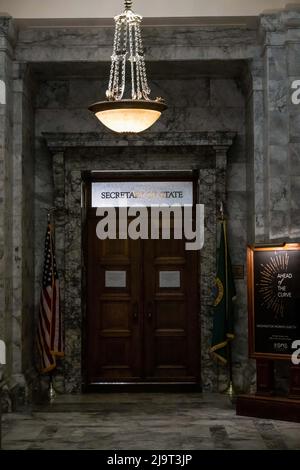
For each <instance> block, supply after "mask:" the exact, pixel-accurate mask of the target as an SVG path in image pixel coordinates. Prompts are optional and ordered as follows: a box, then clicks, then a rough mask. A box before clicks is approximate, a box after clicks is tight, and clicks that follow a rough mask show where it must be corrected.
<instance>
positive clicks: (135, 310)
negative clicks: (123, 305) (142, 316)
mask: <svg viewBox="0 0 300 470" xmlns="http://www.w3.org/2000/svg"><path fill="white" fill-rule="evenodd" d="M132 316H133V318H134V319H135V320H136V319H137V318H138V316H139V304H138V302H134V304H133V307H132Z"/></svg>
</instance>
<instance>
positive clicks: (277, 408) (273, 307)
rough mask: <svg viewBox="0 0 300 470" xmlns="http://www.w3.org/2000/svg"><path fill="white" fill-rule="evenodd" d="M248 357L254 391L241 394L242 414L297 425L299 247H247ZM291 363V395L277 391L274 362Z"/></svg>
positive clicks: (299, 386) (239, 407)
mask: <svg viewBox="0 0 300 470" xmlns="http://www.w3.org/2000/svg"><path fill="white" fill-rule="evenodd" d="M247 265H248V319H249V356H250V357H251V358H253V359H255V361H256V393H253V394H248V395H240V396H238V397H237V401H236V413H237V415H240V416H253V417H258V418H267V419H279V420H284V421H295V422H300V364H299V365H296V364H293V362H292V360H291V357H292V352H293V351H294V350H293V349H292V344H293V342H294V341H295V340H300V318H299V312H300V294H299V291H300V289H299V284H300V244H296V243H293V244H288V245H287V244H286V245H281V246H273V247H270V246H268V247H248V253H247ZM276 360H278V361H279V360H285V361H288V363H289V391H288V393H287V394H286V395H279V394H277V392H276V380H275V379H276V377H275V361H276Z"/></svg>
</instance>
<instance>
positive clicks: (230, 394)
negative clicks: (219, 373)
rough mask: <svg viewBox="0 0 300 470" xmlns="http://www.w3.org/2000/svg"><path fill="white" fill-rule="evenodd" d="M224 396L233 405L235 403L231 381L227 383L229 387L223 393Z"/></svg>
mask: <svg viewBox="0 0 300 470" xmlns="http://www.w3.org/2000/svg"><path fill="white" fill-rule="evenodd" d="M223 394H224V395H227V396H228V397H229V399H230V401H231V402H232V403H235V401H236V393H235V390H234V388H233V383H232V381H230V382H229V385H228V387H227V389H226V390H225V391H224V392H223Z"/></svg>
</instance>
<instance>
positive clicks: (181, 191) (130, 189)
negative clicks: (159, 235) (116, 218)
mask: <svg viewBox="0 0 300 470" xmlns="http://www.w3.org/2000/svg"><path fill="white" fill-rule="evenodd" d="M163 204H167V205H174V204H177V205H178V204H179V205H181V206H183V205H187V206H192V205H193V182H192V181H146V182H143V181H129V182H94V183H92V207H125V206H135V207H139V206H160V205H163Z"/></svg>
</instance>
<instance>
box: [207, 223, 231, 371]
mask: <svg viewBox="0 0 300 470" xmlns="http://www.w3.org/2000/svg"><path fill="white" fill-rule="evenodd" d="M214 291H215V302H214V319H213V334H212V342H211V348H210V351H211V353H212V355H213V357H214V358H215V359H216V360H218V362H221V363H222V364H227V360H228V347H227V346H228V343H229V341H231V340H232V339H233V338H234V333H233V300H234V299H235V295H236V292H235V286H234V280H233V276H232V268H231V262H230V256H229V252H228V244H227V228H226V221H225V220H222V221H221V238H220V249H219V259H218V271H217V277H216V279H215V287H214Z"/></svg>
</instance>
